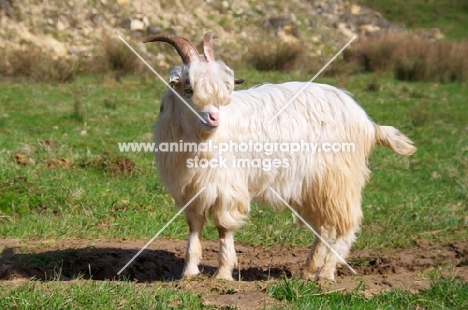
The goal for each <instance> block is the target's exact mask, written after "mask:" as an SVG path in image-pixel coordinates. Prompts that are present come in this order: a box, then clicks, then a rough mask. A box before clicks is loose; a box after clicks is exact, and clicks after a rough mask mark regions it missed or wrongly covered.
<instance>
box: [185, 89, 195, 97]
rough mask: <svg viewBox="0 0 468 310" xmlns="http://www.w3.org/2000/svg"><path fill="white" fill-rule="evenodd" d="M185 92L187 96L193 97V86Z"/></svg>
mask: <svg viewBox="0 0 468 310" xmlns="http://www.w3.org/2000/svg"><path fill="white" fill-rule="evenodd" d="M184 92H185V97H187V98H191V97H192V96H193V90H192V88H191V87H190V88H186V89H184Z"/></svg>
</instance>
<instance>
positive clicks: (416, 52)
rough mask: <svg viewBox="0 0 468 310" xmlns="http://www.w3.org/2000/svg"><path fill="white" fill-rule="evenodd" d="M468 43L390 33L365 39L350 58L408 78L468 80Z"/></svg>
mask: <svg viewBox="0 0 468 310" xmlns="http://www.w3.org/2000/svg"><path fill="white" fill-rule="evenodd" d="M466 55H468V42H429V41H426V40H424V39H422V38H420V37H417V36H414V35H411V34H402V33H398V34H395V33H388V34H385V35H380V36H375V37H369V38H364V39H361V40H360V41H359V42H358V43H357V44H356V45H355V46H354V48H352V49H350V50H349V51H348V52H347V53H346V55H345V56H346V59H348V60H350V61H354V62H357V63H359V64H360V65H361V66H362V68H363V69H364V70H366V71H386V70H394V73H395V78H397V79H399V80H405V81H433V82H455V81H465V80H467V79H468V59H467V58H466Z"/></svg>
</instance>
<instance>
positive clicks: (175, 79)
mask: <svg viewBox="0 0 468 310" xmlns="http://www.w3.org/2000/svg"><path fill="white" fill-rule="evenodd" d="M179 83H180V77H179V76H178V75H176V74H174V75H171V76H170V77H169V85H171V87H174V86H175V85H177V84H179Z"/></svg>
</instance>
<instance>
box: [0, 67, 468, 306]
mask: <svg viewBox="0 0 468 310" xmlns="http://www.w3.org/2000/svg"><path fill="white" fill-rule="evenodd" d="M236 75H237V76H238V77H242V78H246V79H247V81H248V82H247V85H246V86H245V87H250V86H253V85H255V84H258V83H262V82H265V81H269V82H282V81H288V80H307V79H308V78H310V77H304V76H302V75H300V74H299V73H297V72H291V73H289V74H284V73H281V74H280V73H275V72H264V73H259V72H254V71H249V70H244V71H241V70H239V71H237V72H236ZM376 81H378V83H379V84H380V90H379V91H374V92H368V91H366V89H368V85H369V84H370V83H375V82H376ZM321 82H326V83H330V84H334V85H338V86H339V87H342V88H346V89H348V90H349V91H350V92H352V93H353V94H354V96H355V99H356V100H357V101H358V102H359V103H360V104H361V105H362V106H363V107H364V109H365V110H366V111H367V113H368V114H369V115H370V116H371V118H373V119H374V120H375V121H376V122H377V123H379V124H383V125H393V126H396V127H397V128H399V129H400V130H401V131H402V132H404V133H405V134H407V135H408V136H410V137H411V138H412V139H413V141H414V142H415V143H416V145H417V147H418V152H417V153H416V154H415V155H413V156H411V157H401V156H397V155H395V154H393V153H391V152H390V151H389V150H387V149H383V148H378V149H376V150H375V152H374V153H373V155H372V157H371V159H370V166H371V168H372V170H373V175H372V179H371V181H370V183H369V185H368V186H367V187H366V189H365V191H364V196H363V211H364V216H365V220H364V223H363V225H362V230H361V233H360V234H359V236H358V239H357V242H356V243H355V244H354V247H353V248H354V249H364V248H365V249H367V250H370V251H373V250H379V249H382V248H395V247H407V246H412V245H413V243H414V241H415V240H431V241H434V242H450V241H453V240H466V239H467V238H468V218H467V216H466V214H467V206H468V186H467V184H468V131H467V127H466V126H467V124H468V113H466V94H467V93H468V89H467V88H468V87H467V85H466V84H458V83H454V84H440V85H439V84H433V83H413V84H412V83H402V82H395V81H394V80H393V79H392V78H391V77H389V76H386V75H379V74H369V75H357V76H351V77H341V78H337V79H322V80H321ZM163 92H164V87H163V85H162V83H161V82H159V81H158V80H157V79H156V78H155V79H154V80H152V79H138V78H134V77H125V78H123V81H122V83H115V82H113V81H111V80H109V79H107V78H105V77H104V78H102V77H79V78H78V79H77V80H76V81H75V82H74V83H73V84H31V83H22V82H21V81H20V80H12V81H6V82H4V83H2V84H0V102H2V105H0V137H1V138H0V236H1V237H2V238H20V239H57V238H64V239H65V238H86V239H92V238H113V239H123V238H125V239H143V240H148V239H149V238H151V237H152V236H153V235H154V234H155V233H156V232H157V231H158V230H159V229H160V228H161V227H162V226H163V225H164V224H165V223H166V222H167V221H168V220H169V219H170V218H171V217H172V216H173V215H174V214H175V213H176V209H175V207H174V206H173V203H172V200H171V197H170V196H169V195H168V194H167V193H166V191H165V190H164V186H163V184H161V182H160V181H159V180H158V179H157V174H156V172H155V171H154V168H153V157H152V155H151V154H149V153H120V152H119V150H118V146H117V143H118V142H132V141H137V142H141V141H143V142H145V141H147V142H149V141H151V131H152V128H151V126H152V125H153V123H154V120H155V118H156V116H157V113H158V111H159V100H160V99H159V98H161V95H162V93H163ZM77 100H79V101H80V103H81V109H82V113H80V115H81V116H80V115H78V116H80V117H76V116H77V115H76V113H77V112H76V102H77ZM15 154H22V155H23V156H26V157H27V158H29V159H30V163H29V164H28V165H21V164H18V163H16V162H15V161H14V159H13V156H14V155H15ZM57 158H64V159H67V160H69V161H70V162H73V167H72V168H71V169H63V168H55V169H50V168H48V167H47V165H46V163H47V160H53V159H57ZM122 158H124V159H126V160H131V161H132V162H134V163H135V165H136V167H135V169H133V170H132V171H131V172H129V171H123V172H122V171H119V170H118V169H117V170H115V169H114V168H112V164H113V163H115V162H117V161H118V160H120V159H122ZM186 235H187V225H186V223H185V220H184V218H183V217H179V218H177V220H176V221H175V222H174V223H173V224H171V225H170V226H169V227H168V228H167V229H166V230H165V231H164V232H163V234H162V236H161V237H163V238H164V237H166V238H167V237H170V238H173V239H185V238H186ZM203 238H205V239H212V240H215V239H216V238H217V233H216V229H215V228H214V226H213V225H212V224H211V223H210V225H208V227H206V228H205V231H204V233H203ZM311 240H312V235H311V233H310V232H309V231H308V230H307V229H306V228H304V227H302V228H300V229H298V228H297V226H296V224H294V223H293V218H292V216H291V214H290V213H289V212H277V211H272V210H269V209H268V208H266V207H261V206H257V205H253V206H252V216H251V220H250V221H249V222H248V223H247V224H246V225H245V226H244V227H243V228H242V229H240V230H238V232H236V241H237V242H239V243H247V244H252V245H261V246H271V245H275V244H279V243H283V244H285V245H286V246H308V245H310V244H311ZM36 263H41V262H36ZM288 281H290V282H288ZM275 283H276V284H275V285H273V286H271V288H270V289H269V293H270V294H271V295H272V296H274V297H275V298H277V299H279V300H285V302H287V303H288V304H289V305H291V306H293V305H294V306H295V307H296V308H298V309H303V308H307V307H315V308H318V307H320V306H322V307H323V308H329V309H335V308H340V307H341V308H344V307H345V306H346V305H348V304H350V305H353V308H354V307H356V308H358V309H359V308H362V309H376V308H379V307H380V308H385V309H392V308H395V309H397V308H407V307H410V308H415V307H416V305H417V304H419V305H420V306H424V305H426V306H428V307H430V308H433V307H435V308H443V307H445V308H454V309H455V308H457V307H458V305H459V304H460V300H463V299H461V298H456V297H453V296H455V295H458V296H462V295H463V294H464V295H465V296H466V284H463V283H459V282H453V283H449V282H448V281H445V280H441V281H436V282H435V283H434V286H433V287H432V288H431V289H430V290H428V291H424V292H422V293H420V294H410V293H407V292H401V291H392V292H391V293H388V294H382V295H378V296H376V297H374V298H372V299H370V300H368V299H364V298H362V297H359V296H357V295H353V294H342V293H333V294H324V293H323V292H320V291H319V289H318V288H317V287H316V286H315V284H313V283H310V284H300V282H298V281H296V280H294V279H293V280H286V282H284V283H283V282H281V281H280V282H275ZM288 287H290V288H288ZM284 290H291V292H293V293H288V292H287V291H286V292H282V291H284ZM296 291H297V292H298V293H297V294H299V295H297V294H296V293H294V292H296ZM444 292H445V293H444ZM309 293H310V294H309ZM93 294H94V295H96V296H99V298H93V299H89V297H87V296H89V295H93ZM291 294H292V295H291ZM294 294H296V295H294ZM444 294H445V295H444ZM0 295H2V296H3V298H0V308H2V309H9V308H10V309H13V308H24V309H36V308H41V307H42V308H44V309H45V308H62V307H63V308H109V309H112V308H119V307H121V304H119V302H120V301H121V300H127V301H126V302H129V301H132V302H134V304H135V305H150V306H149V307H153V308H164V307H170V306H167V305H168V304H169V305H171V304H174V305H184V306H186V307H190V308H192V307H194V308H197V307H198V308H199V307H200V299H199V297H197V296H196V295H191V294H186V293H181V292H179V291H174V290H172V291H171V290H166V291H165V290H162V289H161V290H160V289H154V288H153V287H151V288H150V287H143V288H142V287H139V286H138V287H137V286H134V285H132V284H131V283H110V282H98V283H93V282H89V283H84V284H71V285H63V286H57V285H48V284H44V285H42V284H39V283H27V284H24V285H21V286H19V287H15V288H8V287H3V288H1V287H0ZM308 295H310V296H308ZM64 296H65V297H64ZM116 296H118V298H116ZM317 296H318V297H317ZM451 296H452V297H451ZM41 302H44V304H42V303H41ZM388 304H391V305H393V304H394V305H395V306H394V307H393V306H388V307H386V306H385V305H388ZM41 305H42V306H41ZM125 305H126V304H125ZM164 305H166V306H164ZM335 306H336V307H335ZM439 306H440V307H439ZM135 308H141V307H137V306H135Z"/></svg>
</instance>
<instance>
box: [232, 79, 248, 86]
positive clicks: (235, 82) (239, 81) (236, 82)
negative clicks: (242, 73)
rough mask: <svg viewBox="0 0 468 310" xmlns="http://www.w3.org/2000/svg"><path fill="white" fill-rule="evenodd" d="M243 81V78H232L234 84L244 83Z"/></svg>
mask: <svg viewBox="0 0 468 310" xmlns="http://www.w3.org/2000/svg"><path fill="white" fill-rule="evenodd" d="M244 82H245V81H244V80H243V79H234V86H237V85H241V84H244Z"/></svg>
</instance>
